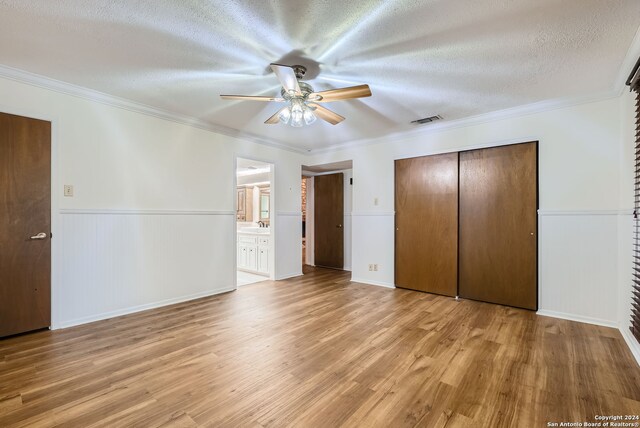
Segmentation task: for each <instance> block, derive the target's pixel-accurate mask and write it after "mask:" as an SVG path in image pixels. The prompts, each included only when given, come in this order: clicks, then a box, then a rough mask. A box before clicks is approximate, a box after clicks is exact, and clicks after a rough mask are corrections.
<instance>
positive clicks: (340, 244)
mask: <svg viewBox="0 0 640 428" xmlns="http://www.w3.org/2000/svg"><path fill="white" fill-rule="evenodd" d="M301 186H302V192H301V193H302V236H303V238H302V254H303V260H302V264H303V272H304V271H305V270H308V269H309V267H313V266H319V267H329V268H333V269H343V270H348V271H350V270H351V206H352V198H353V196H352V195H353V191H352V189H353V168H352V161H350V160H349V161H344V162H335V163H330V164H323V165H313V166H303V167H302V184H301Z"/></svg>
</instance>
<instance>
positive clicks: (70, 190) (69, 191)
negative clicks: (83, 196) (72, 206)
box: [64, 184, 73, 197]
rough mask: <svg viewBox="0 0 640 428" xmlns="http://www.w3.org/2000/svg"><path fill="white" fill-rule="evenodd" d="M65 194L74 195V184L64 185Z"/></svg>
mask: <svg viewBox="0 0 640 428" xmlns="http://www.w3.org/2000/svg"><path fill="white" fill-rule="evenodd" d="M64 195H65V196H69V197H73V186H72V185H71V184H65V185H64Z"/></svg>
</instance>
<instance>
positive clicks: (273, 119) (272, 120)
mask: <svg viewBox="0 0 640 428" xmlns="http://www.w3.org/2000/svg"><path fill="white" fill-rule="evenodd" d="M288 108H289V106H285V107H282V108H281V109H280V110H278V111H277V112H276V114H274V115H273V116H271V117H270V118H269V119H267V120H265V121H264V123H266V124H267V125H275V124H276V123H278V122H280V117H279V115H280V112H281V111H282V110H286V109H288Z"/></svg>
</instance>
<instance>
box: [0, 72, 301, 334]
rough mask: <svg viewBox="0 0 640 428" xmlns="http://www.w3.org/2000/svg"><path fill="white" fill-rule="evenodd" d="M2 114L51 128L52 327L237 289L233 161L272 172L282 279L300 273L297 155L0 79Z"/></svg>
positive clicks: (277, 245)
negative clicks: (67, 189)
mask: <svg viewBox="0 0 640 428" xmlns="http://www.w3.org/2000/svg"><path fill="white" fill-rule="evenodd" d="M0 111H3V112H7V113H12V114H19V115H25V116H31V117H36V118H41V119H47V120H51V121H52V124H53V131H52V133H53V135H52V138H53V143H54V153H53V176H52V185H53V192H52V193H53V195H52V196H53V198H52V205H53V218H52V220H53V234H54V238H53V241H52V246H53V251H54V260H53V262H54V263H53V266H52V270H53V271H52V275H53V278H52V301H53V308H52V309H53V314H52V317H53V325H54V327H60V326H68V325H73V324H77V323H81V322H86V321H89V320H94V319H100V318H104V317H107V316H112V315H114V314H120V313H126V312H130V311H133V310H138V309H142V308H147V307H153V306H157V305H161V304H165V303H168V302H174V301H180V300H184V299H188V298H192V297H194V296H201V295H206V294H213V293H218V292H222V291H226V290H229V289H232V288H233V287H234V285H235V275H234V272H235V270H234V266H235V263H234V258H235V251H234V248H235V236H234V233H233V231H234V229H235V205H234V204H235V188H234V177H235V157H236V156H239V157H247V158H251V159H259V160H264V161H267V162H270V163H273V164H274V165H275V176H276V177H275V178H276V180H275V188H274V190H273V197H274V199H275V202H274V203H275V208H276V216H275V217H276V218H275V223H276V227H277V233H278V237H277V240H276V263H275V272H276V277H282V276H291V275H293V274H299V273H300V270H301V268H300V262H299V261H300V257H301V254H300V241H301V231H300V227H299V220H300V219H299V217H296V215H293V216H291V215H290V213H292V212H297V213H298V215H299V212H300V186H299V181H300V166H301V164H302V162H301V159H302V156H301V155H298V154H296V153H292V152H288V151H283V150H279V149H275V148H271V147H267V146H264V145H258V144H255V143H252V142H249V141H244V140H239V139H235V138H232V137H228V136H223V135H220V134H216V133H213V132H210V131H206V130H203V129H198V128H195V127H192V126H187V125H183V124H179V123H176V122H173V121H170V120H164V119H160V118H157V117H153V116H150V115H146V114H141V113H137V112H134V111H130V110H127V109H125V108H120V107H115V106H113V105H109V104H107V103H101V102H96V101H90V100H89V99H87V98H83V97H78V96H71V95H67V94H65V93H61V92H56V91H53V90H49V89H44V88H42V87H37V86H33V85H30V84H26V83H20V82H17V81H14V80H8V79H3V78H0ZM63 184H72V185H73V186H74V193H75V195H74V197H73V198H65V197H63V196H62V186H63ZM296 219H297V220H298V222H297V223H296V222H295V220H296Z"/></svg>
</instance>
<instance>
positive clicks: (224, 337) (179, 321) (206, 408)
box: [0, 270, 640, 427]
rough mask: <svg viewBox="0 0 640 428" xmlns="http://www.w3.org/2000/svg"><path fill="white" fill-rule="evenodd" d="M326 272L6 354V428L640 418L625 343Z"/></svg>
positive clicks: (102, 325) (2, 344) (2, 417)
mask: <svg viewBox="0 0 640 428" xmlns="http://www.w3.org/2000/svg"><path fill="white" fill-rule="evenodd" d="M348 278H349V274H347V273H342V272H336V271H330V270H316V271H312V272H310V273H308V274H307V275H305V276H304V277H300V278H294V279H291V280H287V281H281V282H271V281H268V282H262V283H258V284H254V285H249V286H246V287H243V288H241V289H240V290H238V291H235V292H231V293H227V294H224V295H219V296H214V297H210V298H205V299H200V300H196V301H192V302H188V303H183V304H178V305H173V306H170V307H165V308H161V309H156V310H150V311H147V312H142V313H138V314H133V315H129V316H125V317H120V318H114V319H111V320H107V321H101V322H96V323H93V324H89V325H84V326H80V327H75V328H70V329H66V330H58V331H52V332H50V331H42V332H37V333H33V334H28V335H23V336H19V337H13V338H9V339H5V340H0V426H2V427H6V426H54V425H55V426H68V427H87V426H108V427H119V426H145V427H146V426H184V427H189V426H215V427H240V426H247V427H260V426H296V427H332V426H341V425H344V426H358V427H375V426H380V427H403V426H426V427H430V426H447V427H457V426H474V427H484V426H486V427H502V426H513V427H546V426H547V422H548V421H549V422H554V421H555V422H561V421H565V422H566V421H569V422H573V421H582V422H584V421H593V420H594V417H595V415H622V414H640V368H638V366H637V364H636V362H635V361H634V360H633V357H632V355H631V353H630V352H629V350H628V349H627V348H626V345H625V344H624V342H623V339H622V338H621V336H620V333H619V332H618V331H616V330H614V329H609V328H604V327H597V326H592V325H587V324H580V323H575V322H570V321H563V320H557V319H553V318H546V317H541V316H536V315H535V313H533V312H529V311H525V310H520V309H512V308H507V307H503V306H495V305H491V304H485V303H479V302H473V301H455V300H454V299H451V298H448V297H441V296H435V295H430V294H424V293H419V292H414V291H409V290H400V289H396V290H391V289H385V288H380V287H374V286H368V285H361V284H356V283H350V282H349V280H348Z"/></svg>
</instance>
